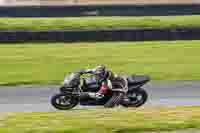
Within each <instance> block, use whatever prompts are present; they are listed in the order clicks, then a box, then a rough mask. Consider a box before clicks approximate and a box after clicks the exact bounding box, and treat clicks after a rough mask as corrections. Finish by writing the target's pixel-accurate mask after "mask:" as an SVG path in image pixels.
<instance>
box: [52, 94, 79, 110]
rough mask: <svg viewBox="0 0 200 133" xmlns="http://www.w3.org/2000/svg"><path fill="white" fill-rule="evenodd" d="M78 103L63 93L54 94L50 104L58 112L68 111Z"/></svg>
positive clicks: (76, 98) (73, 97)
mask: <svg viewBox="0 0 200 133" xmlns="http://www.w3.org/2000/svg"><path fill="white" fill-rule="evenodd" d="M78 103H79V98H78V97H75V96H72V95H67V94H65V93H59V94H55V95H53V96H52V97H51V104H52V105H53V107H55V108H56V109H59V110H69V109H72V108H74V107H75V106H76V105H77V104H78Z"/></svg>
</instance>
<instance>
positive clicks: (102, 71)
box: [94, 65, 106, 80]
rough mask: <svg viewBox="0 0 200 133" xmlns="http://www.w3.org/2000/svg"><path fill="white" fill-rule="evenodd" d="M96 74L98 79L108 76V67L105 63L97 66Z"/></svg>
mask: <svg viewBox="0 0 200 133" xmlns="http://www.w3.org/2000/svg"><path fill="white" fill-rule="evenodd" d="M94 74H95V75H96V78H97V79H98V80H103V79H105V77H106V67H105V66H104V65H99V66H97V67H96V68H95V72H94Z"/></svg>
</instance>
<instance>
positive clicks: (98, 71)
mask: <svg viewBox="0 0 200 133" xmlns="http://www.w3.org/2000/svg"><path fill="white" fill-rule="evenodd" d="M83 73H84V74H87V73H90V74H94V75H95V77H96V80H97V82H98V83H99V84H100V85H101V87H100V89H99V91H98V92H96V93H95V92H89V93H88V95H89V97H90V98H94V99H96V100H100V99H101V98H103V97H104V96H105V95H106V94H107V93H108V92H109V90H110V89H112V80H113V79H114V78H115V77H117V75H116V74H113V72H112V71H110V70H108V69H107V68H106V67H105V66H104V65H99V66H97V67H95V68H93V69H85V70H83ZM116 104H118V103H116ZM113 106H114V105H113V104H112V105H110V104H106V107H113Z"/></svg>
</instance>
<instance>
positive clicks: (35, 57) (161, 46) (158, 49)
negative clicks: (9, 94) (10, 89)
mask: <svg viewBox="0 0 200 133" xmlns="http://www.w3.org/2000/svg"><path fill="white" fill-rule="evenodd" d="M199 51H200V41H172V42H170V41H169V42H168V41H163V42H114V43H112V42H104V43H74V44H73V43H66V44H65V43H56V44H52V43H50V44H49V45H47V43H43V44H32V43H27V44H16V45H9V44H5V45H4V44H1V45H0V85H16V84H49V83H59V82H61V81H62V79H63V76H64V74H65V73H66V72H70V71H75V70H77V69H81V68H91V67H94V66H95V65H97V64H105V65H107V66H108V68H110V69H111V70H112V71H114V72H116V73H118V74H134V73H136V74H148V75H150V76H151V77H152V79H153V80H199V79H200V59H199V57H200V52H199Z"/></svg>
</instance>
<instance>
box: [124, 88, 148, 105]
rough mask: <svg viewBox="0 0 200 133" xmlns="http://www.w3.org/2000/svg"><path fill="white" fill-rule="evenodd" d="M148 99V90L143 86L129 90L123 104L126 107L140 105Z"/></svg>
mask: <svg viewBox="0 0 200 133" xmlns="http://www.w3.org/2000/svg"><path fill="white" fill-rule="evenodd" d="M147 99H148V94H147V92H146V91H145V90H144V89H142V88H138V89H135V90H133V91H131V92H128V94H127V96H126V97H125V98H124V99H123V102H122V103H121V105H122V106H124V107H140V106H142V105H143V104H145V103H146V101H147Z"/></svg>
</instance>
